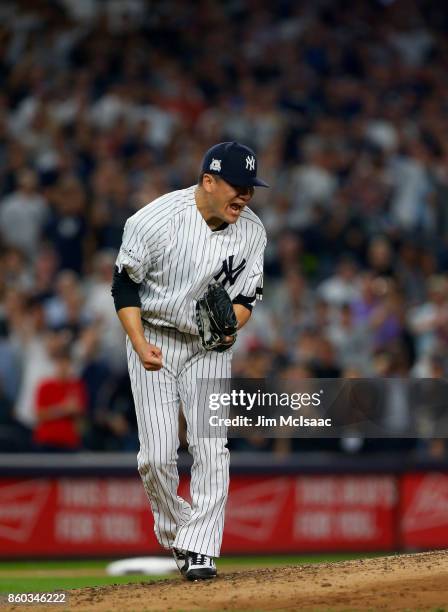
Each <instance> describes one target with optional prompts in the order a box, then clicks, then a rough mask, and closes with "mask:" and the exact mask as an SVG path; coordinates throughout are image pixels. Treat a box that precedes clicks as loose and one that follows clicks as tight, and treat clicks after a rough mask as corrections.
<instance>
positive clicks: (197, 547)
mask: <svg viewBox="0 0 448 612" xmlns="http://www.w3.org/2000/svg"><path fill="white" fill-rule="evenodd" d="M145 336H146V339H147V340H148V341H149V342H150V343H151V344H154V345H155V346H157V347H159V348H160V349H161V351H162V359H163V367H162V369H161V370H159V371H157V372H148V371H146V370H145V369H144V368H143V366H142V365H141V363H140V360H139V358H138V356H137V354H136V353H135V351H134V349H133V347H132V344H131V342H130V340H129V338H126V347H127V355H128V366H129V375H130V379H131V385H132V393H133V397H134V404H135V409H136V415H137V424H138V433H139V441H140V450H139V453H138V456H137V461H138V470H139V473H140V476H141V478H142V481H143V485H144V487H145V490H146V493H147V495H148V498H149V501H150V504H151V509H152V512H153V515H154V531H155V533H156V536H157V539H158V541H159V542H160V544H161V545H162V546H163V547H165V548H172V547H175V548H179V549H183V550H189V551H192V552H198V553H202V554H205V555H209V556H212V557H219V554H220V549H221V542H222V536H223V529H224V509H225V504H226V500H227V492H228V486H229V451H228V449H227V448H226V443H227V441H226V440H225V439H224V438H205V437H200V436H199V435H198V427H197V425H198V419H201V418H203V411H204V407H203V406H202V407H201V406H198V401H197V397H198V394H197V386H196V381H197V379H200V378H230V373H231V354H230V351H227V352H225V353H217V352H214V351H204V350H203V349H202V348H201V347H200V344H199V338H198V336H193V335H190V334H184V333H181V332H179V331H177V330H174V329H162V328H156V327H151V328H148V327H146V326H145ZM180 402H182V407H183V412H184V416H185V420H186V422H187V441H188V450H189V452H190V453H191V455H192V456H193V465H192V469H191V483H190V493H191V505H190V504H189V503H188V502H187V501H186V500H184V499H182V498H181V497H180V496H179V495H178V494H177V489H178V485H179V474H178V470H177V452H178V447H179V427H178V423H179V420H178V419H179V407H180Z"/></svg>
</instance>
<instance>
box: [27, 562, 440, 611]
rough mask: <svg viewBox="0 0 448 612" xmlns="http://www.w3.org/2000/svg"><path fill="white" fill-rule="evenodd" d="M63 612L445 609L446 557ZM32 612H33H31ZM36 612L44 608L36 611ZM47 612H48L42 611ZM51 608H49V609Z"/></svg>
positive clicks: (109, 596) (82, 600)
mask: <svg viewBox="0 0 448 612" xmlns="http://www.w3.org/2000/svg"><path fill="white" fill-rule="evenodd" d="M69 604H70V605H69V607H70V610H76V611H78V610H79V611H80V612H81V611H85V612H105V611H106V610H107V611H115V612H118V611H120V612H125V611H129V612H130V611H136V610H138V611H139V612H144V611H147V610H148V611H149V610H158V611H164V612H165V611H166V610H172V611H173V612H176V611H180V610H183V611H188V612H190V611H193V610H203V611H204V610H240V611H243V610H244V611H246V610H288V611H289V612H291V611H292V610H301V611H306V610H308V611H310V610H313V611H316V610H320V611H323V610H338V611H342V610H344V611H348V610H393V611H394V612H396V611H398V610H408V611H409V610H432V611H435V610H438V612H440V611H441V610H443V609H444V608H445V607H446V609H447V610H448V551H447V552H431V553H419V554H414V555H402V556H394V557H382V558H376V559H365V560H356V561H343V562H337V563H321V564H318V565H299V566H288V567H283V568H278V569H269V570H251V571H244V572H238V573H229V574H222V575H221V576H220V577H219V578H217V579H216V580H213V581H205V582H193V583H189V582H186V581H184V580H182V579H181V578H179V579H172V580H164V581H162V582H156V583H142V584H130V585H120V586H108V587H99V588H87V589H81V590H76V591H71V594H70V600H69ZM33 609H34V610H35V611H37V609H38V608H34V606H33ZM39 609H42V610H43V609H44V608H39ZM47 609H48V608H47ZM52 609H54V606H53V608H52Z"/></svg>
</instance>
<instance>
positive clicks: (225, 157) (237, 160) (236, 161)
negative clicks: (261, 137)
mask: <svg viewBox="0 0 448 612" xmlns="http://www.w3.org/2000/svg"><path fill="white" fill-rule="evenodd" d="M202 172H206V173H207V174H216V175H217V176H220V177H221V178H222V179H224V180H225V181H226V182H227V183H230V184H231V185H236V186H237V187H249V186H253V187H269V185H268V184H267V183H266V182H265V181H262V180H261V179H259V178H257V158H256V155H255V153H254V152H253V151H252V149H250V148H249V147H246V146H245V145H243V144H240V143H239V142H220V143H219V144H216V145H214V146H213V147H211V148H210V149H209V150H208V151H207V153H206V154H205V155H204V159H203V160H202Z"/></svg>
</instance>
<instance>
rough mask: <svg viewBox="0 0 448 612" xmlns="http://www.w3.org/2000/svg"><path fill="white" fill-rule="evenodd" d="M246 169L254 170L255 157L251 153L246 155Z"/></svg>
mask: <svg viewBox="0 0 448 612" xmlns="http://www.w3.org/2000/svg"><path fill="white" fill-rule="evenodd" d="M246 170H255V157H254V156H253V155H247V157H246Z"/></svg>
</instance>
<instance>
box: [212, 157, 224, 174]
mask: <svg viewBox="0 0 448 612" xmlns="http://www.w3.org/2000/svg"><path fill="white" fill-rule="evenodd" d="M210 170H216V172H221V160H220V159H212V163H211V164H210Z"/></svg>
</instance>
